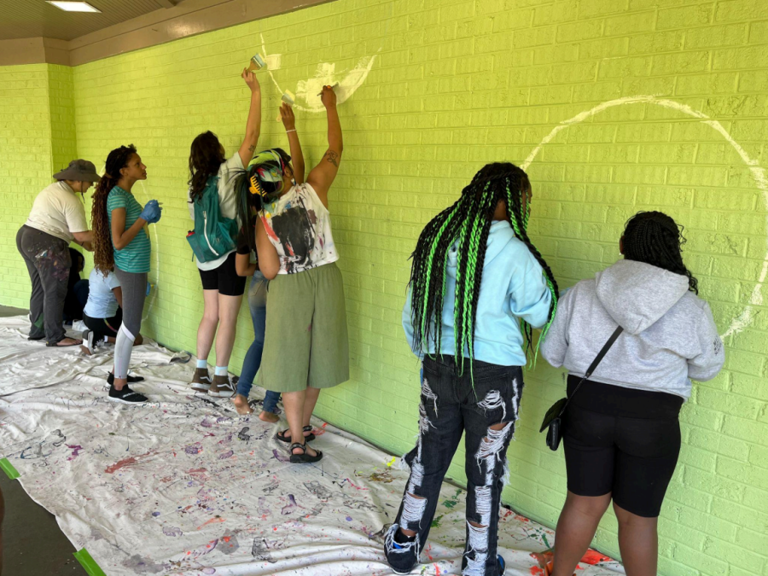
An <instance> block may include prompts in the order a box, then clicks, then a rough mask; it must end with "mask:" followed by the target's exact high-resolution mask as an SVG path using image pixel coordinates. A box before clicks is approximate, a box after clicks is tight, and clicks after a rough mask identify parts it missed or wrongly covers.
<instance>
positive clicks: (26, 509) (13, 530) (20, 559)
mask: <svg viewBox="0 0 768 576" xmlns="http://www.w3.org/2000/svg"><path fill="white" fill-rule="evenodd" d="M23 314H27V311H26V310H22V309H19V308H10V307H8V306H0V317H2V318H5V317H8V316H19V315H23ZM42 345H43V344H41V346H42ZM0 489H2V491H3V498H4V499H5V520H4V521H3V526H2V530H3V571H2V573H3V575H4V576H64V575H67V576H71V575H73V574H74V575H79V576H87V575H86V572H85V570H83V568H82V566H80V563H79V562H78V561H77V560H75V558H74V557H73V556H72V554H73V553H74V552H75V551H76V550H75V548H74V546H72V544H71V543H70V541H69V540H67V537H66V536H64V534H63V533H62V531H61V530H60V529H59V525H58V524H57V523H56V518H55V517H54V516H53V515H51V514H49V513H48V512H47V511H46V510H45V509H44V508H42V507H41V506H38V505H37V504H36V503H35V502H34V501H33V500H32V499H31V498H30V497H29V496H27V493H26V492H24V489H23V488H22V487H21V484H19V481H18V480H9V479H8V477H7V476H6V475H5V474H4V473H2V472H0Z"/></svg>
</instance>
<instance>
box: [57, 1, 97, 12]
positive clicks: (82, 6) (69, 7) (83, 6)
mask: <svg viewBox="0 0 768 576" xmlns="http://www.w3.org/2000/svg"><path fill="white" fill-rule="evenodd" d="M47 2H48V4H51V5H52V6H56V8H58V9H60V10H64V11H65V12H97V13H99V14H101V10H99V9H98V8H94V7H93V6H91V5H90V4H88V2H55V1H53V0H47Z"/></svg>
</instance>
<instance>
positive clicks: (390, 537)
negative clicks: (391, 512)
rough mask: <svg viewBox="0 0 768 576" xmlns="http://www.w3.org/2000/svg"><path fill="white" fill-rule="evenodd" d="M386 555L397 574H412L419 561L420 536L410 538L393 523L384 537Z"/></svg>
mask: <svg viewBox="0 0 768 576" xmlns="http://www.w3.org/2000/svg"><path fill="white" fill-rule="evenodd" d="M384 555H385V556H386V557H387V563H388V564H389V566H390V568H392V571H393V572H394V573H395V574H410V573H411V572H412V571H413V569H414V568H415V567H416V565H417V564H418V563H419V541H418V538H417V537H416V536H414V537H412V538H408V537H407V536H406V535H405V534H403V533H402V532H401V531H400V526H398V525H397V524H393V525H392V526H390V528H389V530H388V531H387V534H386V536H385V537H384Z"/></svg>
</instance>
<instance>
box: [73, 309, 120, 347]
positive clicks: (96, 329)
mask: <svg viewBox="0 0 768 576" xmlns="http://www.w3.org/2000/svg"><path fill="white" fill-rule="evenodd" d="M83 322H84V323H85V325H86V326H88V328H89V329H90V330H91V331H92V332H93V338H94V340H95V341H96V342H103V341H104V337H105V336H108V337H110V338H117V331H118V330H120V324H122V323H123V310H122V309H121V308H118V309H117V312H115V315H114V316H112V317H111V318H91V317H90V316H88V315H87V314H85V313H83Z"/></svg>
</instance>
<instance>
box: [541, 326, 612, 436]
mask: <svg viewBox="0 0 768 576" xmlns="http://www.w3.org/2000/svg"><path fill="white" fill-rule="evenodd" d="M623 331H624V328H622V327H621V326H619V327H618V328H616V331H615V332H614V333H613V334H611V337H610V338H608V341H607V342H606V343H605V346H603V349H602V350H600V352H599V353H598V354H597V356H596V357H595V359H594V361H593V362H592V364H590V365H589V368H587V373H586V374H584V378H582V379H581V382H579V383H578V384H577V385H576V388H574V390H573V394H571V398H573V397H574V396H575V395H576V393H577V392H578V391H579V388H581V385H582V384H584V381H585V380H589V377H590V376H592V372H594V371H595V369H596V368H597V365H598V364H600V362H601V361H602V359H603V357H604V356H605V355H606V354H607V353H608V350H610V349H611V346H613V343H614V342H616V339H617V338H618V337H619V336H620V335H621V333H622V332H623ZM571 398H568V397H567V396H566V397H565V398H561V399H560V400H558V401H557V402H555V403H554V404H553V405H552V406H551V407H550V408H549V410H547V414H546V415H545V416H544V422H542V423H541V429H540V430H539V432H544V430H546V429H547V428H548V429H549V430H547V446H549V449H550V450H557V449H558V448H559V447H560V440H562V438H563V414H565V409H566V408H568V402H570V401H571Z"/></svg>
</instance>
